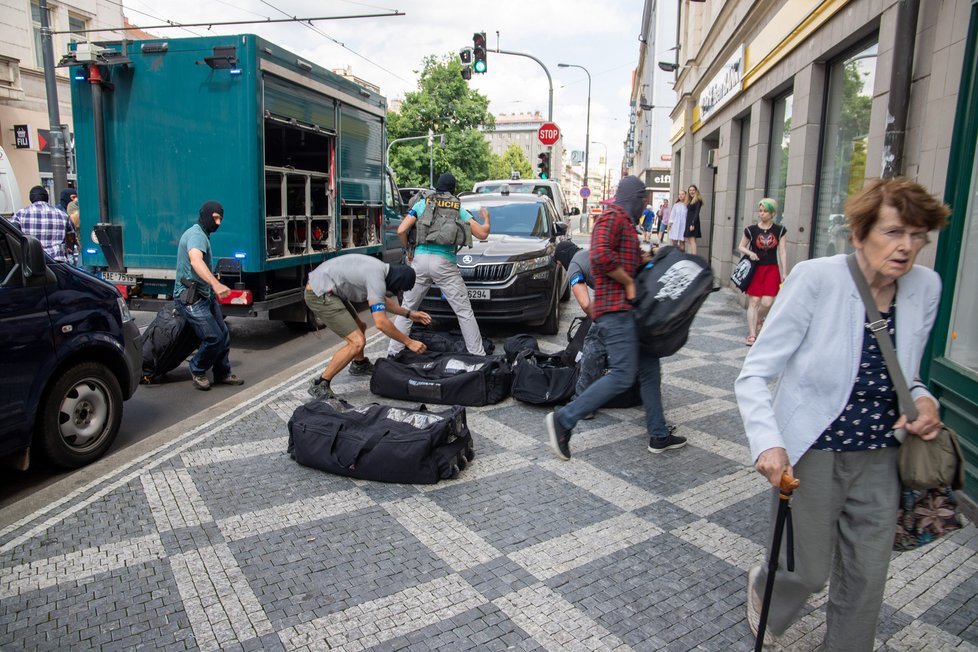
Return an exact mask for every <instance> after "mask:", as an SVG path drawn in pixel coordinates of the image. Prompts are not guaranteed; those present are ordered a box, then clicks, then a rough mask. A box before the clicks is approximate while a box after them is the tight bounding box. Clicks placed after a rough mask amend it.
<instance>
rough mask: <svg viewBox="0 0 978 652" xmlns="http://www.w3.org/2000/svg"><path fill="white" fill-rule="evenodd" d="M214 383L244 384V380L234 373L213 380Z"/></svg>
mask: <svg viewBox="0 0 978 652" xmlns="http://www.w3.org/2000/svg"><path fill="white" fill-rule="evenodd" d="M214 384H215V385H244V381H243V380H242V379H240V378H238V377H237V376H235V375H234V374H231V375H230V376H225V377H224V378H221V379H220V380H215V381H214Z"/></svg>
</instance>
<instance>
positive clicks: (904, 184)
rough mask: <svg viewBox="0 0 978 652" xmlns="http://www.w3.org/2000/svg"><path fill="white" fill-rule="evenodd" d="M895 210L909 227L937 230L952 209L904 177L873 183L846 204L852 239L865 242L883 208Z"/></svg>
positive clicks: (874, 180) (877, 180)
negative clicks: (888, 207)
mask: <svg viewBox="0 0 978 652" xmlns="http://www.w3.org/2000/svg"><path fill="white" fill-rule="evenodd" d="M884 204H885V205H886V206H891V207H892V208H895V209H896V211H897V212H898V213H899V214H900V219H902V220H903V221H904V223H905V224H907V225H908V226H916V227H924V228H926V229H927V230H928V231H933V230H934V229H940V228H942V227H943V226H944V224H945V223H946V222H947V217H948V215H950V214H951V209H950V208H948V206H947V204H945V203H944V202H942V201H941V200H939V199H938V198H936V197H934V196H933V195H931V194H930V193H929V192H927V189H926V188H924V187H923V186H922V185H920V184H919V183H916V182H915V181H911V180H910V179H907V178H905V177H896V178H894V179H873V180H872V181H870V182H869V183H868V184H866V187H864V188H863V189H862V190H861V191H859V192H858V193H857V194H855V195H853V196H852V197H850V198H849V201H847V202H846V207H845V212H846V221H847V222H848V224H849V230H850V232H851V233H852V236H853V237H855V238H858V239H859V240H865V239H866V236H867V235H868V234H869V230H870V229H871V228H873V226H875V225H876V222H877V221H878V220H879V217H880V208H881V207H882V206H883V205H884Z"/></svg>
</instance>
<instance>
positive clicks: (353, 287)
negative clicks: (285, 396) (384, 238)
mask: <svg viewBox="0 0 978 652" xmlns="http://www.w3.org/2000/svg"><path fill="white" fill-rule="evenodd" d="M414 282H415V273H414V270H413V269H411V268H410V267H408V266H407V265H388V264H387V263H385V262H383V261H382V260H379V259H377V258H374V257H373V256H365V255H363V254H346V255H344V256H337V257H336V258H330V259H329V260H327V261H326V262H324V263H323V264H321V265H320V266H319V267H317V268H316V269H314V270H312V272H310V273H309V283H307V284H306V293H305V296H304V299H305V302H306V307H308V308H309V310H310V311H311V312H312V314H313V315H315V317H316V319H317V320H318V321H321V322H322V323H323V324H325V325H326V328H328V329H329V330H331V331H333V332H334V333H336V334H337V335H339V336H340V337H342V338H343V339H344V340H345V342H346V345H345V346H343V347H342V348H341V349H340V350H339V351H337V352H336V353H335V354H334V355H333V357H332V358H331V359H330V361H329V362H328V363H327V364H326V370H325V371H323V373H322V374H321V375H319V376H316V377H315V378H313V379H312V382H311V383H310V384H309V387H308V392H309V394H310V395H311V396H313V398H320V397H325V398H333V397H334V396H335V395H336V394H335V393H334V392H333V389H332V387H331V386H330V382H331V381H332V380H333V378H334V377H335V376H336V374H338V373H340V372H341V371H343V370H344V369H346V366H347V365H349V366H350V375H353V376H370V375H372V374H373V371H374V366H373V363H371V362H370V360H369V359H367V358H366V357H365V356H364V355H363V347H364V346H365V345H366V343H367V339H366V336H365V333H366V331H367V325H366V324H365V323H364V322H363V321H362V320H361V319H360V316H359V315H358V314H357V311H356V309H355V308H354V307H353V304H354V303H360V302H364V301H365V302H366V303H367V305H368V306H370V316H371V317H372V318H373V320H374V326H376V327H377V330H379V331H380V332H381V333H383V334H384V335H386V336H387V337H389V338H391V339H392V340H396V341H397V342H400V344H401V346H406V347H407V348H409V349H410V350H411V351H414V352H415V353H424V351H425V348H426V347H425V345H424V342H419V341H418V340H413V339H411V338H410V337H408V336H407V335H405V334H404V333H402V332H401V331H399V330H397V328H395V327H394V322H393V321H391V318H390V317H389V316H388V315H389V314H390V315H397V316H398V317H400V318H403V319H407V320H409V321H410V322H414V323H417V324H422V325H425V326H427V325H428V324H430V323H431V317H430V316H429V315H428V313H426V312H420V311H416V310H408V309H407V308H405V307H403V306H400V305H398V303H397V294H398V292H408V291H410V290H411V288H413V287H414Z"/></svg>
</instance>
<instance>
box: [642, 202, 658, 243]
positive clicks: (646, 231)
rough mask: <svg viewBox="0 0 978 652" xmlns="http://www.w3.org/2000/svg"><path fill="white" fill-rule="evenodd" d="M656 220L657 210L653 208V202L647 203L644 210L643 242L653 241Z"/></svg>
mask: <svg viewBox="0 0 978 652" xmlns="http://www.w3.org/2000/svg"><path fill="white" fill-rule="evenodd" d="M654 222H655V212H654V211H653V210H652V204H646V206H645V210H644V211H642V242H651V240H652V228H653V225H654Z"/></svg>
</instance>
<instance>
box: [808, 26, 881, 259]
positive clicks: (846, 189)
mask: <svg viewBox="0 0 978 652" xmlns="http://www.w3.org/2000/svg"><path fill="white" fill-rule="evenodd" d="M876 51H877V44H876V43H873V44H872V45H870V46H868V47H863V48H862V49H860V50H859V51H857V52H855V53H850V54H849V55H848V56H846V57H845V58H843V59H841V60H839V61H837V62H836V63H834V64H832V66H831V67H830V68H829V74H828V89H827V91H826V98H827V102H826V116H825V126H824V132H823V134H822V151H821V162H822V163H821V170H820V172H819V178H818V201H817V207H816V213H815V227H814V230H813V233H814V236H813V237H814V243H813V251H814V255H815V256H834V255H835V254H838V253H848V252H850V251H852V245H851V243H850V242H849V229H848V227H847V226H846V222H845V215H844V210H843V209H844V206H845V203H846V199H847V198H848V197H850V196H851V195H853V194H855V193H856V192H859V190H860V189H861V188H862V187H863V182H864V180H865V178H866V144H867V141H868V138H869V117H870V113H871V109H872V103H873V82H874V78H875V76H876Z"/></svg>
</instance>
